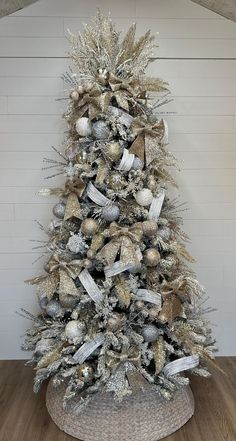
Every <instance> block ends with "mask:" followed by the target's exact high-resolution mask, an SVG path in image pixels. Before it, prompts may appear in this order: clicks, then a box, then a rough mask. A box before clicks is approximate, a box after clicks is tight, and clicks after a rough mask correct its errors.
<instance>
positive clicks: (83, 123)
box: [75, 116, 92, 137]
mask: <svg viewBox="0 0 236 441" xmlns="http://www.w3.org/2000/svg"><path fill="white" fill-rule="evenodd" d="M75 127H76V132H77V133H78V135H80V136H83V137H86V136H90V135H91V133H92V125H91V122H90V120H89V118H86V117H85V116H83V117H82V118H79V119H77V121H76V124H75Z"/></svg>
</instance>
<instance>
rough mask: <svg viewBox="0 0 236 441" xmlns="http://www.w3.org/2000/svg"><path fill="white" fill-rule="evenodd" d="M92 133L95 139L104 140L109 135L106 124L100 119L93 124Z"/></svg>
mask: <svg viewBox="0 0 236 441" xmlns="http://www.w3.org/2000/svg"><path fill="white" fill-rule="evenodd" d="M92 133H93V136H94V138H96V139H106V138H108V137H109V135H110V129H109V127H108V125H107V123H106V122H105V121H103V120H102V119H101V120H98V121H96V122H95V123H93V128H92Z"/></svg>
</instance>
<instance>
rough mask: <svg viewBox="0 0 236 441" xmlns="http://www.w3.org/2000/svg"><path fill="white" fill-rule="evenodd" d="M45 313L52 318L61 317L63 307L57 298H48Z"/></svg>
mask: <svg viewBox="0 0 236 441" xmlns="http://www.w3.org/2000/svg"><path fill="white" fill-rule="evenodd" d="M46 313H47V314H48V315H49V316H50V317H52V318H57V317H62V315H63V308H62V307H61V305H60V303H59V302H58V301H57V300H50V302H48V304H47V306H46Z"/></svg>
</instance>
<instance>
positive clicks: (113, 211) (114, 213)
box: [101, 205, 120, 222]
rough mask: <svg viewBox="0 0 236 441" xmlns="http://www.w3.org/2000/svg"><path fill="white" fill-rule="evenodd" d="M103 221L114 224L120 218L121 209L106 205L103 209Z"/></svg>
mask: <svg viewBox="0 0 236 441" xmlns="http://www.w3.org/2000/svg"><path fill="white" fill-rule="evenodd" d="M101 216H102V219H104V220H105V221H107V222H113V221H115V220H117V219H118V218H119V216H120V209H119V207H118V206H117V205H106V206H105V207H103V209H102V215H101Z"/></svg>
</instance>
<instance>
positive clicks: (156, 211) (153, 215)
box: [148, 190, 165, 222]
mask: <svg viewBox="0 0 236 441" xmlns="http://www.w3.org/2000/svg"><path fill="white" fill-rule="evenodd" d="M164 199H165V192H164V190H162V191H161V193H160V194H159V195H158V196H157V197H154V198H153V199H152V203H151V206H150V208H149V214H148V217H149V219H152V220H155V221H156V222H157V221H158V218H159V216H160V213H161V209H162V205H163V202H164Z"/></svg>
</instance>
